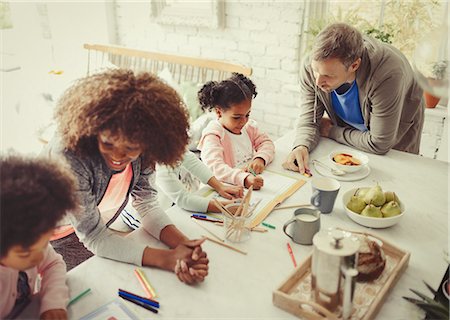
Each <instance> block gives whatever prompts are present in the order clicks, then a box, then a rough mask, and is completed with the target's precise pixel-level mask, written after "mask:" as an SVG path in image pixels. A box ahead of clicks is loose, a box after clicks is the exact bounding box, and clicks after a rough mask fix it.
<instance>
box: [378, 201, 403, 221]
mask: <svg viewBox="0 0 450 320" xmlns="http://www.w3.org/2000/svg"><path fill="white" fill-rule="evenodd" d="M401 212H402V211H401V209H400V205H399V204H398V203H397V202H396V201H389V202H387V203H385V204H384V205H383V206H382V207H381V213H382V214H383V217H385V218H390V217H393V216H397V215H399V214H400V213H401Z"/></svg>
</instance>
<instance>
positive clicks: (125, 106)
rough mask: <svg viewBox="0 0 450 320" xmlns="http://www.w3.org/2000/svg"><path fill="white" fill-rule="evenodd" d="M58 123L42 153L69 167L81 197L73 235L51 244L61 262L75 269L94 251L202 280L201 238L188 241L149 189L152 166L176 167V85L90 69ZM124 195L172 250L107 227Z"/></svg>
mask: <svg viewBox="0 0 450 320" xmlns="http://www.w3.org/2000/svg"><path fill="white" fill-rule="evenodd" d="M56 121H57V125H58V135H59V137H55V139H54V140H53V141H52V143H51V144H50V145H49V147H48V149H47V151H48V152H49V156H62V157H63V158H64V159H65V160H66V161H67V162H68V163H69V164H70V166H71V168H72V171H73V172H74V174H75V175H76V178H77V182H78V188H77V191H76V193H77V196H78V198H79V199H80V202H81V206H80V208H79V210H77V211H75V212H73V213H71V214H70V215H69V218H70V221H71V224H72V225H73V227H74V229H75V231H76V233H71V234H69V235H68V236H65V237H63V238H61V239H58V240H55V241H52V245H53V246H54V247H55V249H56V250H57V251H59V252H61V254H62V255H63V257H64V258H65V259H66V263H67V264H68V265H69V262H68V261H69V260H70V261H71V267H73V266H75V265H77V264H78V263H81V262H82V261H84V260H85V259H87V258H88V257H89V256H91V255H92V253H94V254H97V255H98V256H101V257H105V258H109V259H114V260H118V261H123V262H128V263H133V264H136V265H143V266H155V267H159V268H162V269H165V270H171V271H174V272H175V273H176V274H177V276H178V278H179V279H180V280H181V281H183V282H186V283H195V282H198V281H203V280H204V278H205V276H206V275H207V274H208V259H207V257H206V253H205V252H203V251H202V248H201V244H202V243H203V241H204V239H199V240H189V239H188V238H187V237H186V236H185V235H184V234H183V233H182V232H181V231H179V230H178V229H177V228H176V227H175V226H174V225H173V224H172V222H171V220H170V219H169V218H168V216H167V215H166V213H165V212H164V211H163V210H162V209H161V208H160V207H159V204H158V199H157V192H156V189H155V187H154V168H155V164H156V163H162V164H166V165H175V164H176V163H177V162H178V161H179V160H180V158H181V157H182V155H183V153H184V151H185V149H186V145H187V142H188V133H187V130H188V127H189V125H188V116H187V113H186V110H185V108H184V107H183V104H182V100H181V98H180V97H179V96H178V94H177V93H176V92H175V90H174V89H172V88H171V87H169V86H168V85H166V84H165V83H164V82H162V81H161V80H159V79H158V78H157V77H155V76H153V75H151V74H149V73H145V72H143V73H139V74H134V73H133V72H132V71H130V70H110V71H106V72H103V73H98V74H94V75H92V76H89V77H86V78H84V79H81V80H80V81H79V82H78V83H76V84H75V85H74V86H72V87H71V88H70V89H68V90H67V91H66V92H65V93H64V95H63V96H62V98H61V99H60V101H59V102H58V105H57V110H56ZM129 195H131V197H132V198H133V202H132V204H133V207H134V208H135V209H136V210H137V212H138V214H139V215H140V216H141V221H142V227H143V228H144V229H145V231H147V232H148V233H149V234H151V235H152V236H154V237H155V238H157V239H160V240H161V241H162V242H163V243H164V244H166V245H167V246H168V247H169V248H170V249H156V248H151V247H149V246H147V245H146V244H145V243H138V242H136V241H135V240H133V239H130V238H127V237H122V236H121V235H119V234H117V233H115V232H113V231H112V230H111V229H110V228H109V226H110V225H111V224H112V223H113V222H114V221H115V220H116V219H117V218H118V217H119V215H120V213H121V211H122V209H123V208H124V207H125V206H126V204H127V201H128V196H129ZM79 240H81V242H82V243H83V244H84V246H86V248H87V249H86V248H85V247H84V246H83V244H80V242H79ZM77 260H78V261H77ZM72 261H74V262H72ZM180 267H181V268H180Z"/></svg>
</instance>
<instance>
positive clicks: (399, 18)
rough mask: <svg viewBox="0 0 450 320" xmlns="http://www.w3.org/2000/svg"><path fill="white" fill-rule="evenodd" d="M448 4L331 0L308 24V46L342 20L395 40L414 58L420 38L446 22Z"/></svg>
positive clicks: (430, 0) (424, 0) (418, 0)
mask: <svg viewBox="0 0 450 320" xmlns="http://www.w3.org/2000/svg"><path fill="white" fill-rule="evenodd" d="M319 3H320V2H319ZM447 6H448V4H447V2H444V1H437V0H374V1H370V2H368V1H367V0H353V1H348V0H328V1H326V5H325V4H323V2H322V5H321V8H322V10H323V11H322V13H321V14H317V13H316V18H315V19H314V18H313V19H311V20H310V21H309V23H308V29H306V30H307V31H306V33H307V34H309V35H312V36H309V38H310V40H309V44H308V45H307V47H310V43H311V39H312V38H314V36H315V35H316V34H317V33H319V31H320V30H321V29H322V28H323V27H324V26H326V25H327V24H329V23H332V22H337V21H342V22H347V23H349V24H351V25H353V26H355V27H356V28H358V29H359V30H361V31H362V32H364V33H366V34H370V35H371V36H373V37H375V38H377V39H379V40H381V41H384V42H388V43H392V45H394V46H395V47H397V48H398V49H399V50H401V51H402V52H403V54H405V56H406V57H407V58H408V59H410V60H411V59H412V56H413V53H414V50H415V48H416V45H417V43H419V41H420V39H421V38H422V37H424V36H425V35H426V34H428V33H430V32H431V31H432V30H434V29H436V28H438V27H439V26H440V25H441V24H442V23H443V22H444V18H445V17H446V15H447V13H448V7H447Z"/></svg>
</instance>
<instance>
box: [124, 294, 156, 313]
mask: <svg viewBox="0 0 450 320" xmlns="http://www.w3.org/2000/svg"><path fill="white" fill-rule="evenodd" d="M119 297H121V298H122V299H124V300H127V301H129V302H131V303H134V304H135V305H138V306H140V307H142V308H144V309H147V310H150V311H151V312H153V313H158V309H155V308H153V307H152V306H149V305H148V304H145V303H144V302H142V301H139V300H136V299H131V298H129V297H126V296H124V295H123V294H121V293H120V292H119Z"/></svg>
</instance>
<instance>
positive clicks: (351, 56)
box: [312, 23, 364, 68]
mask: <svg viewBox="0 0 450 320" xmlns="http://www.w3.org/2000/svg"><path fill="white" fill-rule="evenodd" d="M363 49H364V44H363V38H362V34H361V32H359V31H358V30H357V29H356V28H354V27H352V26H350V25H348V24H345V23H333V24H330V25H329V26H327V27H326V28H325V29H323V30H322V31H321V32H320V33H319V35H318V36H317V37H316V39H315V40H314V44H313V48H312V59H313V60H315V61H322V60H325V59H331V58H337V59H339V60H340V61H341V62H342V63H343V64H344V65H345V66H346V67H347V68H348V67H350V65H351V64H352V63H353V62H355V60H356V59H358V58H361V56H362V52H363Z"/></svg>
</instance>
